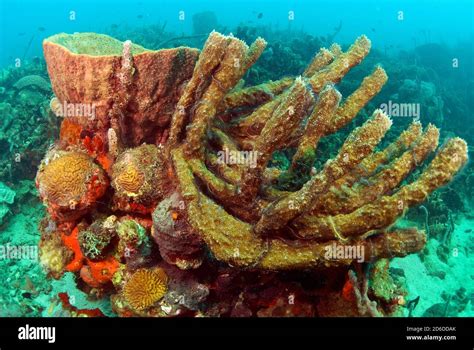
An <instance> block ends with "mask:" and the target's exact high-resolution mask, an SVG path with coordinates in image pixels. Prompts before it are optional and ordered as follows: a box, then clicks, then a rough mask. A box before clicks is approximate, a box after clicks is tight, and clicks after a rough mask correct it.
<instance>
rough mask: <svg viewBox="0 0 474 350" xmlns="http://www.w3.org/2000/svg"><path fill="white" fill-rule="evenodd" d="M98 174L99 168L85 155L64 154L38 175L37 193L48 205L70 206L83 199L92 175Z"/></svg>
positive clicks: (75, 153)
mask: <svg viewBox="0 0 474 350" xmlns="http://www.w3.org/2000/svg"><path fill="white" fill-rule="evenodd" d="M53 158H54V157H53ZM100 172H101V169H100V168H99V166H97V165H96V164H95V163H94V162H93V160H92V158H90V157H89V156H88V155H87V154H84V153H80V152H65V153H63V154H61V155H60V156H59V157H57V158H55V159H53V160H51V161H49V162H48V163H47V164H46V165H44V167H43V169H42V170H40V172H39V173H38V178H37V180H38V184H39V192H40V194H41V195H42V197H43V198H44V199H46V200H47V201H48V202H50V203H54V204H56V205H59V206H71V205H73V204H74V203H79V202H80V201H81V199H83V198H84V196H85V195H86V194H87V191H88V187H87V185H88V183H89V180H90V179H91V177H92V176H93V174H94V173H100Z"/></svg>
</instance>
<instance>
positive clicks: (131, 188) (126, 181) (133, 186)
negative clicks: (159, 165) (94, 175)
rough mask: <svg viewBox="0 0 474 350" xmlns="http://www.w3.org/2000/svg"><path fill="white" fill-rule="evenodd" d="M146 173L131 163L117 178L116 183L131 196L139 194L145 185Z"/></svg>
mask: <svg viewBox="0 0 474 350" xmlns="http://www.w3.org/2000/svg"><path fill="white" fill-rule="evenodd" d="M143 182H144V175H143V173H141V172H140V171H139V170H138V169H137V167H136V166H135V165H134V164H129V165H128V166H126V167H125V168H123V171H121V172H120V173H119V174H118V175H117V177H116V178H115V181H114V184H115V186H117V188H120V189H122V190H123V191H124V192H126V193H127V194H128V195H130V196H134V195H137V194H138V193H139V192H140V189H141V187H142V186H143Z"/></svg>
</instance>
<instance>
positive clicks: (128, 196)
mask: <svg viewBox="0 0 474 350" xmlns="http://www.w3.org/2000/svg"><path fill="white" fill-rule="evenodd" d="M164 166H165V162H164V159H163V156H162V154H161V152H160V149H158V148H157V147H155V146H152V145H142V146H139V147H136V148H132V149H129V150H126V151H124V152H123V153H121V154H120V155H119V157H118V158H117V160H116V162H115V163H114V165H113V167H112V175H111V177H112V187H113V188H114V189H115V197H114V204H115V206H116V207H117V208H118V209H120V210H124V211H139V210H140V209H142V210H144V208H146V207H148V208H149V207H153V206H154V205H155V204H156V201H157V200H158V199H161V198H162V196H163V191H164V189H165V188H166V179H165V178H164V177H163V171H162V168H163V167H164ZM145 211H146V209H145Z"/></svg>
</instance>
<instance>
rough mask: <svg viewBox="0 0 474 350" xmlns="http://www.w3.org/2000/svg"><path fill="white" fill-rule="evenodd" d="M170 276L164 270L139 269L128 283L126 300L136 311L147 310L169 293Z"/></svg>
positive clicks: (126, 285)
mask: <svg viewBox="0 0 474 350" xmlns="http://www.w3.org/2000/svg"><path fill="white" fill-rule="evenodd" d="M167 283H168V276H167V275H166V273H165V271H164V270H162V269H156V270H149V269H139V270H137V271H136V272H135V273H134V274H133V275H132V277H131V278H130V279H129V280H128V281H127V282H126V284H125V287H124V291H123V293H124V297H125V300H126V301H127V302H128V303H129V304H130V306H131V307H132V308H133V309H135V310H145V309H147V308H149V307H150V306H152V305H153V304H155V303H156V302H157V301H158V300H160V299H161V298H163V296H164V295H165V294H166V291H167Z"/></svg>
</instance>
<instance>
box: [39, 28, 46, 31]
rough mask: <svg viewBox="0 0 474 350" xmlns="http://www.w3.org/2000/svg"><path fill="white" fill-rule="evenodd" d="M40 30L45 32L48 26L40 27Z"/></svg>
mask: <svg viewBox="0 0 474 350" xmlns="http://www.w3.org/2000/svg"><path fill="white" fill-rule="evenodd" d="M38 30H39V31H40V32H44V31H45V30H46V28H45V27H39V28H38Z"/></svg>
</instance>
